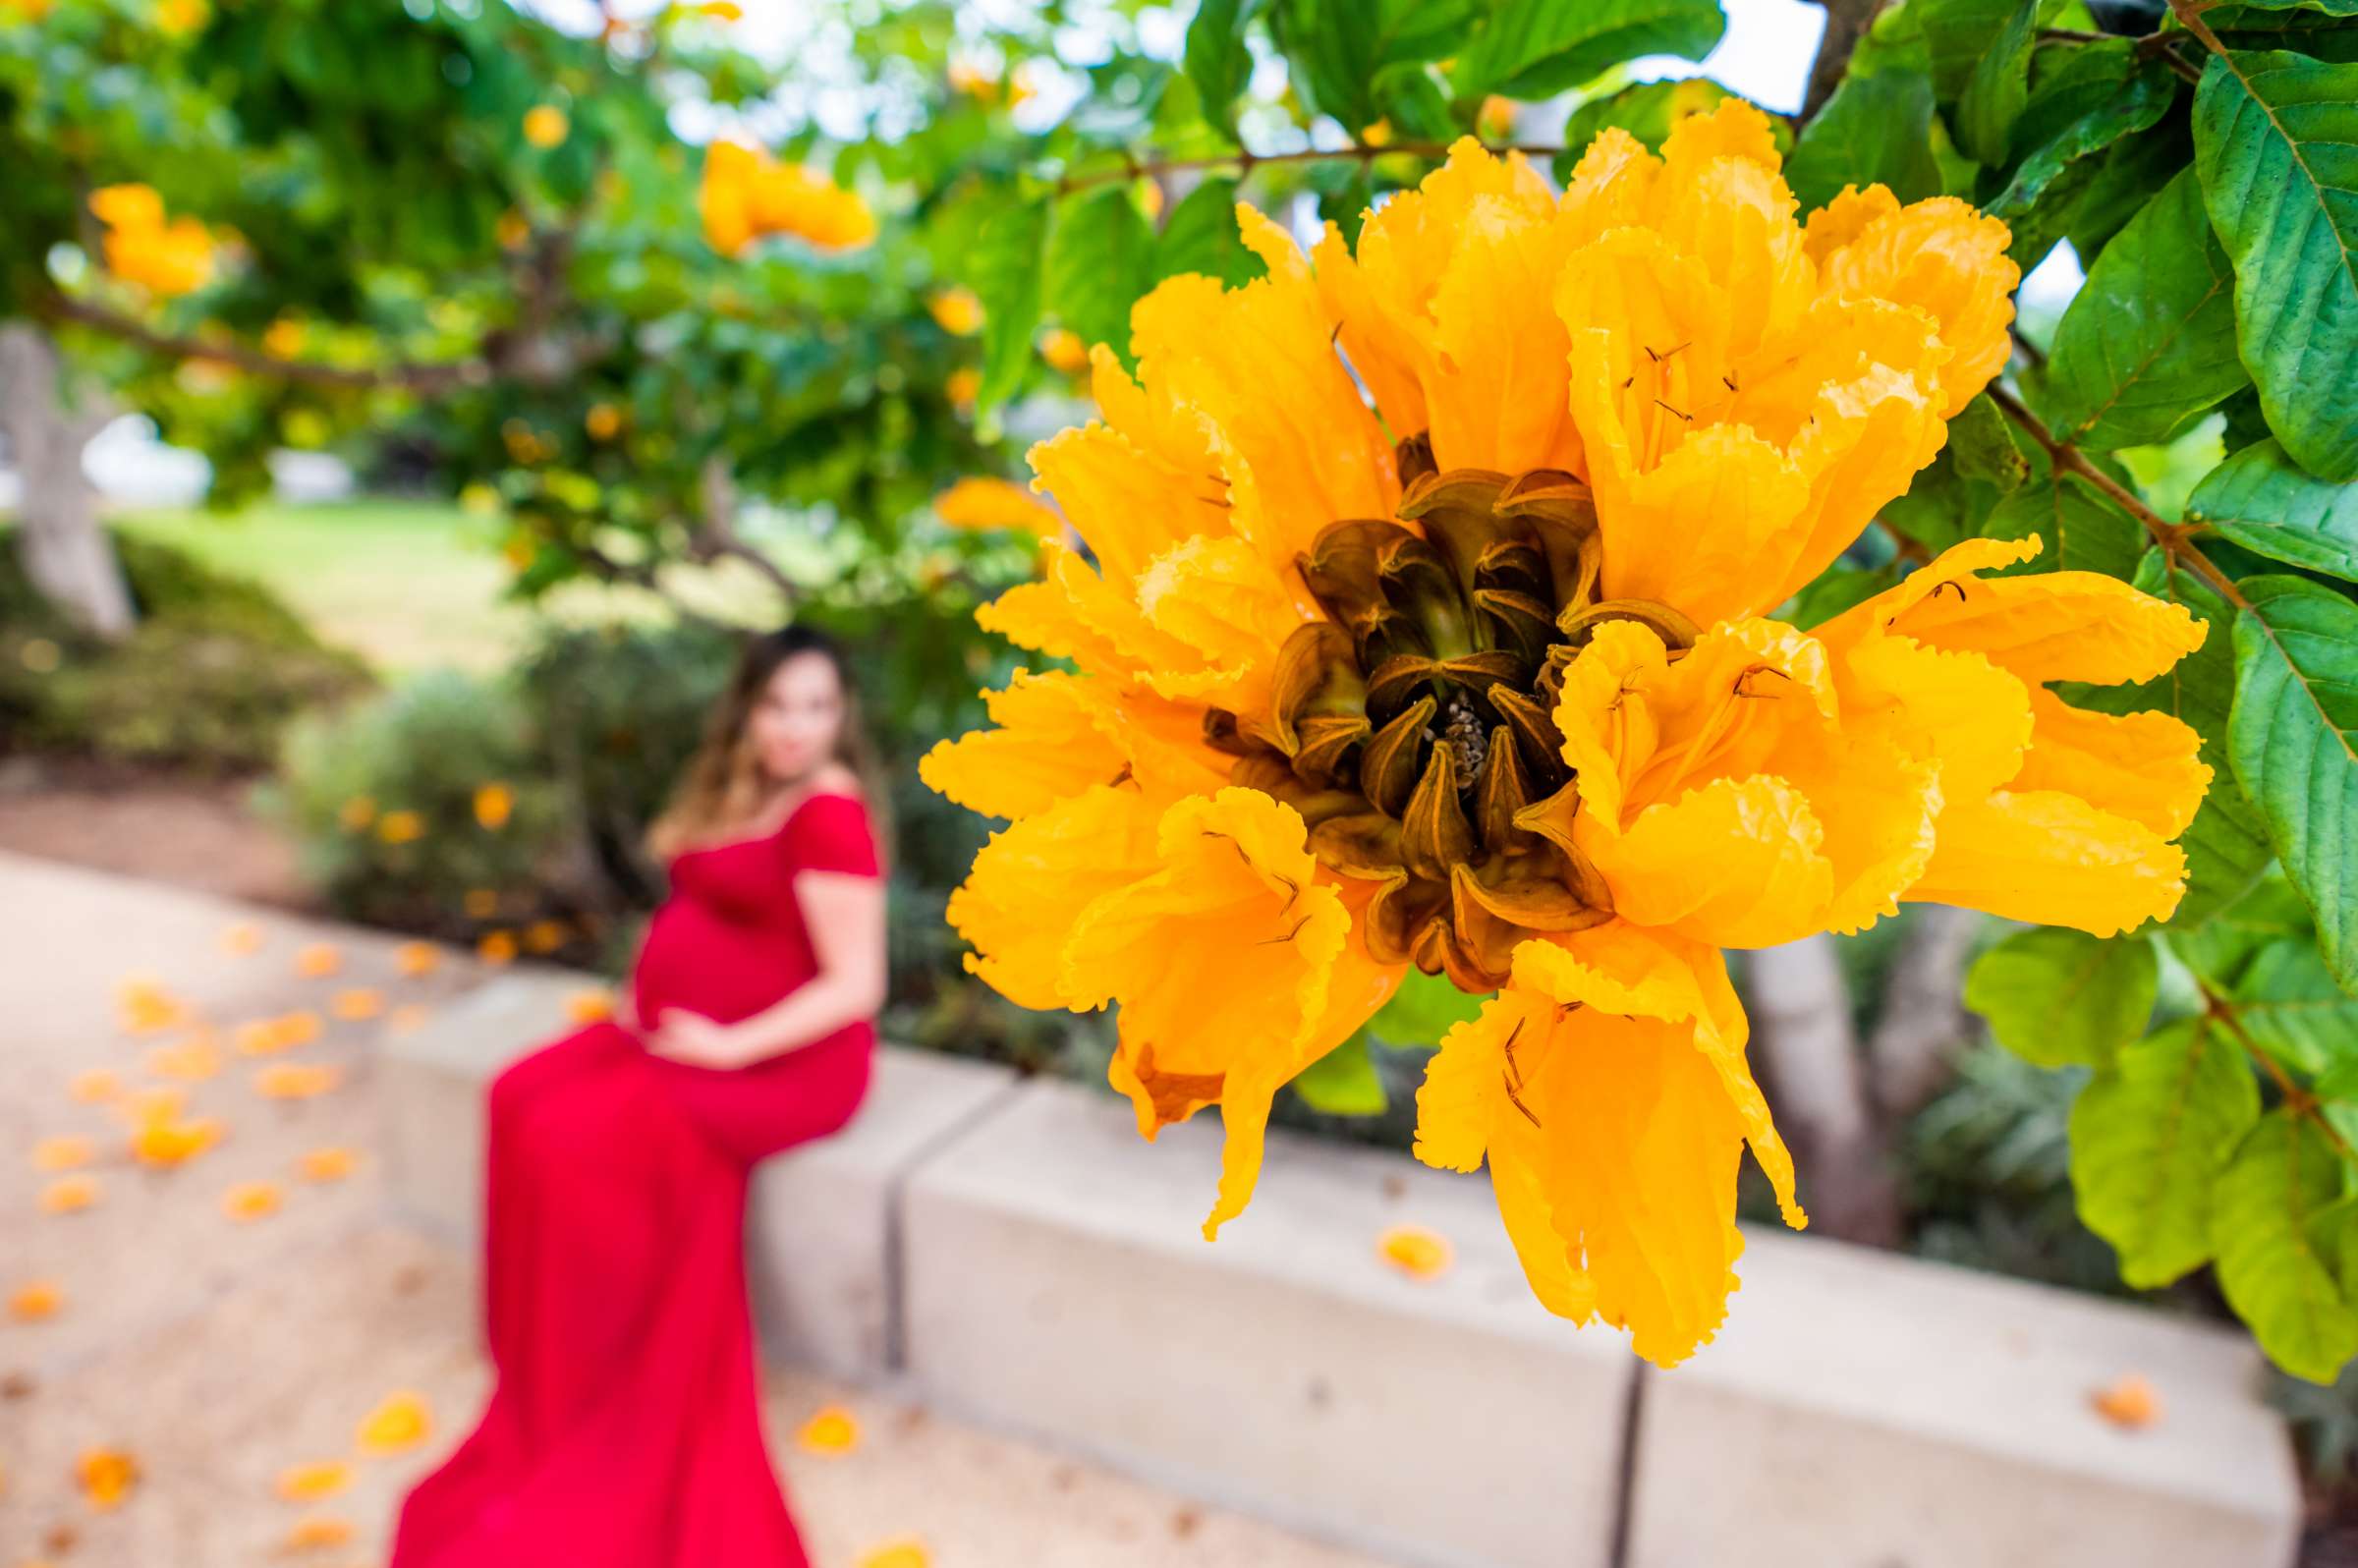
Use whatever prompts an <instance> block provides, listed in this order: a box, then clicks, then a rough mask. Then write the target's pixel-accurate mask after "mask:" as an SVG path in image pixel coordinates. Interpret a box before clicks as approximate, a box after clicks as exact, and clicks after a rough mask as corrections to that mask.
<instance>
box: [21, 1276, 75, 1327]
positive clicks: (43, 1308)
mask: <svg viewBox="0 0 2358 1568" xmlns="http://www.w3.org/2000/svg"><path fill="white" fill-rule="evenodd" d="M65 1304H66V1292H65V1287H64V1286H62V1285H60V1284H59V1283H58V1282H57V1281H56V1280H54V1279H35V1280H31V1281H29V1282H28V1283H26V1284H23V1285H20V1286H18V1287H17V1289H16V1292H15V1293H14V1294H13V1295H11V1296H10V1297H9V1298H8V1315H9V1316H11V1317H14V1318H15V1319H16V1320H17V1321H19V1322H21V1323H31V1322H38V1321H39V1320H40V1319H42V1318H44V1317H54V1316H57V1310H58V1309H59V1308H60V1307H63V1306H64V1305H65Z"/></svg>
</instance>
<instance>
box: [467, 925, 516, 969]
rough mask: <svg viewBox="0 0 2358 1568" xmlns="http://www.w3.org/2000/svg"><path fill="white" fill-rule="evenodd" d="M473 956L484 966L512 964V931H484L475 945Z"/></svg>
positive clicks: (513, 935) (514, 941) (513, 953)
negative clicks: (484, 964)
mask: <svg viewBox="0 0 2358 1568" xmlns="http://www.w3.org/2000/svg"><path fill="white" fill-rule="evenodd" d="M475 956H476V957H477V958H479V959H481V960H482V961H483V962H484V963H486V964H512V963H514V962H515V961H516V933H515V932H514V931H485V932H484V933H483V935H482V939H481V940H479V941H477V943H476V944H475Z"/></svg>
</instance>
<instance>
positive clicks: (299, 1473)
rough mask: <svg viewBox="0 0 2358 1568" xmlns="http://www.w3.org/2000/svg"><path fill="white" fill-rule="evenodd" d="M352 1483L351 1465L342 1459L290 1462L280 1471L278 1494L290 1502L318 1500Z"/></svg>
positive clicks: (331, 1495)
mask: <svg viewBox="0 0 2358 1568" xmlns="http://www.w3.org/2000/svg"><path fill="white" fill-rule="evenodd" d="M351 1484H352V1465H351V1463H350V1462H349V1461H347V1460H342V1459H320V1460H314V1461H312V1462H311V1463H309V1464H308V1465H289V1466H288V1467H287V1468H286V1469H284V1470H282V1471H280V1472H279V1473H278V1494H279V1495H280V1496H281V1497H284V1498H285V1499H286V1500H287V1501H289V1502H317V1501H318V1500H319V1499H320V1498H322V1497H333V1496H334V1495H335V1494H336V1493H337V1492H340V1491H342V1490H343V1489H344V1488H345V1487H347V1486H349V1485H351Z"/></svg>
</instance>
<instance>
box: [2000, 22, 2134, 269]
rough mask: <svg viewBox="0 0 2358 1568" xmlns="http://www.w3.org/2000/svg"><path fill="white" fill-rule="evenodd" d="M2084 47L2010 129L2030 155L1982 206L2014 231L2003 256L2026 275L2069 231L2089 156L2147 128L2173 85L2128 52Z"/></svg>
mask: <svg viewBox="0 0 2358 1568" xmlns="http://www.w3.org/2000/svg"><path fill="white" fill-rule="evenodd" d="M2105 47H2106V46H2105V45H2104V44H2087V45H2084V46H2082V48H2080V49H2079V50H2077V51H2075V53H2074V57H2073V58H2072V59H2071V60H2070V61H2069V62H2067V63H2066V64H2065V65H2064V66H2063V67H2061V68H2060V69H2058V70H2057V71H2056V72H2054V73H2053V75H2052V78H2051V79H2050V80H2049V81H2043V82H2042V83H2040V84H2038V85H2037V87H2035V88H2034V89H2033V92H2032V97H2031V104H2030V107H2029V108H2027V109H2025V110H2024V111H2023V116H2022V119H2021V120H2020V122H2018V123H2017V124H2016V126H2015V128H2014V139H2013V140H2014V144H2015V145H2017V146H2023V147H2028V148H2030V149H2031V150H2030V151H2029V152H2027V153H2025V154H2024V155H2023V157H2022V158H2021V159H2020V161H2018V162H2017V163H2016V164H2015V165H2014V169H2013V172H2012V173H2011V174H2010V175H2008V176H2007V178H2006V183H2005V186H2004V188H2003V189H2002V190H2000V191H1999V192H1998V194H1997V195H1996V196H1993V197H1992V198H1991V199H1990V200H1988V201H1986V202H1984V203H1983V209H1984V210H1985V211H1987V212H1988V213H1989V214H1990V215H1991V216H1992V217H1995V218H2002V219H2004V220H2005V222H2006V223H2007V224H2008V225H2009V226H2011V227H2012V228H2013V230H2014V243H2013V245H2012V246H2011V247H2010V248H2009V249H2008V251H2007V252H2006V253H2007V254H2008V255H2010V256H2012V257H2013V258H2014V260H2015V262H2016V264H2018V265H2019V266H2021V267H2022V268H2023V269H2024V270H2025V271H2028V270H2029V269H2030V268H2032V267H2033V266H2036V265H2037V264H2038V263H2039V262H2040V261H2041V260H2042V259H2043V258H2045V256H2046V255H2047V252H2049V251H2051V250H2053V249H2054V245H2055V242H2056V241H2057V240H2058V239H2060V238H2062V236H2063V235H2064V234H2065V233H2066V232H2068V231H2069V229H2070V227H2071V220H2072V218H2073V216H2074V214H2075V213H2076V211H2077V209H2078V206H2079V202H2080V198H2081V197H2082V196H2086V195H2087V194H2088V192H2089V189H2090V187H2092V186H2093V185H2094V184H2095V183H2096V181H2097V177H2098V175H2099V173H2100V172H2101V170H2102V164H2101V162H2100V160H2098V159H2097V158H2096V157H2095V156H2094V154H2096V153H2099V152H2102V151H2104V150H2105V148H2106V147H2109V146H2111V145H2112V144H2113V143H2114V142H2116V141H2119V140H2121V139H2122V138H2124V137H2129V136H2133V135H2135V134H2137V133H2138V132H2141V131H2145V130H2149V129H2151V128H2152V127H2153V126H2154V125H2155V124H2156V123H2157V122H2159V121H2160V120H2161V116H2162V115H2164V114H2166V113H2167V112H2168V111H2169V104H2170V100H2171V98H2173V97H2174V96H2175V95H2176V93H2177V79H2176V78H2175V77H2173V76H2171V75H2170V74H2169V72H2168V69H2167V68H2166V67H2162V66H2159V65H2139V64H2137V63H2136V62H2135V61H2134V60H2133V59H2131V57H2130V56H2129V54H2128V52H2127V43H2126V40H2123V41H2122V46H2121V49H2120V51H2119V52H2118V53H2117V54H2106V53H2101V52H2100V51H2103V50H2105Z"/></svg>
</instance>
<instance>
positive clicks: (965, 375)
mask: <svg viewBox="0 0 2358 1568" xmlns="http://www.w3.org/2000/svg"><path fill="white" fill-rule="evenodd" d="M941 389H942V391H944V392H946V393H948V394H949V397H950V406H951V407H952V408H954V409H956V410H957V411H958V412H959V413H961V414H971V413H973V412H974V408H975V399H977V398H978V397H981V396H982V395H983V372H982V371H980V370H978V369H976V368H975V367H974V366H973V365H971V364H962V365H960V366H959V367H958V368H957V369H955V370H952V371H951V372H950V373H949V374H948V375H946V376H944V377H942V382H941Z"/></svg>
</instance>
